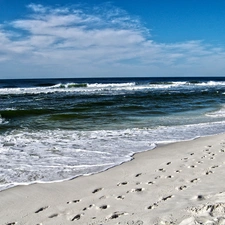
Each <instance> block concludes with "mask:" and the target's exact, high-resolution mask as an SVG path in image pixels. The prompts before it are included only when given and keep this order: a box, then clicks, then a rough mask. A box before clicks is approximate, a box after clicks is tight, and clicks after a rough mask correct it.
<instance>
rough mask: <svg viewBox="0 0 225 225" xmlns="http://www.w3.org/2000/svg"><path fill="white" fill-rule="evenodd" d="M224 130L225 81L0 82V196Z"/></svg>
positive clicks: (209, 79) (118, 79) (212, 79)
mask: <svg viewBox="0 0 225 225" xmlns="http://www.w3.org/2000/svg"><path fill="white" fill-rule="evenodd" d="M224 131H225V78H223V77H207V78H198V77H189V78H183V77H182V78H89V79H30V80H23V79H20V80H0V153H1V157H0V190H4V189H7V188H10V187H13V186H15V185H21V184H24V185H25V184H31V183H35V182H54V181H61V180H67V179H72V178H75V177H77V176H80V175H87V174H93V173H97V172H100V171H103V170H106V169H108V168H110V167H113V166H115V165H118V164H121V163H123V162H125V161H129V160H131V158H132V155H133V154H134V153H137V152H142V151H146V150H151V149H153V148H155V147H156V146H157V145H159V144H166V143H171V142H177V141H183V140H191V139H195V138H197V137H201V136H207V135H213V134H218V133H222V132H224ZM168 154H170V153H169V152H168Z"/></svg>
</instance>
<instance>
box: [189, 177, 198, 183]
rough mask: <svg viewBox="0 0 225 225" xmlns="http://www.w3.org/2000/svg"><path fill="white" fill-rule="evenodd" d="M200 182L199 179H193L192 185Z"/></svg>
mask: <svg viewBox="0 0 225 225" xmlns="http://www.w3.org/2000/svg"><path fill="white" fill-rule="evenodd" d="M198 181H199V179H198V178H195V179H193V180H190V182H191V183H196V182H198Z"/></svg>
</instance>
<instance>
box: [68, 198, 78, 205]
mask: <svg viewBox="0 0 225 225" xmlns="http://www.w3.org/2000/svg"><path fill="white" fill-rule="evenodd" d="M78 202H80V200H79V199H76V200H73V201H69V202H67V204H71V203H78Z"/></svg>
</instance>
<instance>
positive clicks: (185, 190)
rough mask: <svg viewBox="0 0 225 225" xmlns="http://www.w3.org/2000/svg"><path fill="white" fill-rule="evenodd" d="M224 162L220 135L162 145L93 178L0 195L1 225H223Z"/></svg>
mask: <svg viewBox="0 0 225 225" xmlns="http://www.w3.org/2000/svg"><path fill="white" fill-rule="evenodd" d="M224 163H225V135H224V134H220V135H216V136H210V137H203V138H198V139H196V140H192V141H185V142H179V143H173V144H168V145H164V146H160V147H157V148H156V149H154V150H151V151H147V152H143V153H139V154H136V155H134V159H133V160H132V161H130V162H127V163H124V164H122V165H120V166H117V167H114V168H111V169H109V170H107V171H104V172H102V173H98V174H95V175H91V176H83V177H78V178H76V179H73V180H70V181H64V182H58V183H50V184H33V185H28V186H17V187H14V188H11V189H8V190H5V191H2V192H0V224H4V225H6V224H7V225H12V224H17V225H25V224H27V225H31V224H34V225H53V224H54V225H67V224H75V225H76V224H79V225H82V224H85V225H100V224H108V225H115V224H121V225H125V224H126V225H142V224H146V225H149V224H151V225H153V224H154V225H157V224H158V225H159V224H180V225H192V224H225V182H224V177H225V164H224Z"/></svg>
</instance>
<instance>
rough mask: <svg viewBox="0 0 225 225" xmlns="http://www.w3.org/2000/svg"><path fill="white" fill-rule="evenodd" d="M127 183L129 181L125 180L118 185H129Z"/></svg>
mask: <svg viewBox="0 0 225 225" xmlns="http://www.w3.org/2000/svg"><path fill="white" fill-rule="evenodd" d="M127 184H128V182H126V181H124V182H120V183H118V184H117V186H124V185H127Z"/></svg>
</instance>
